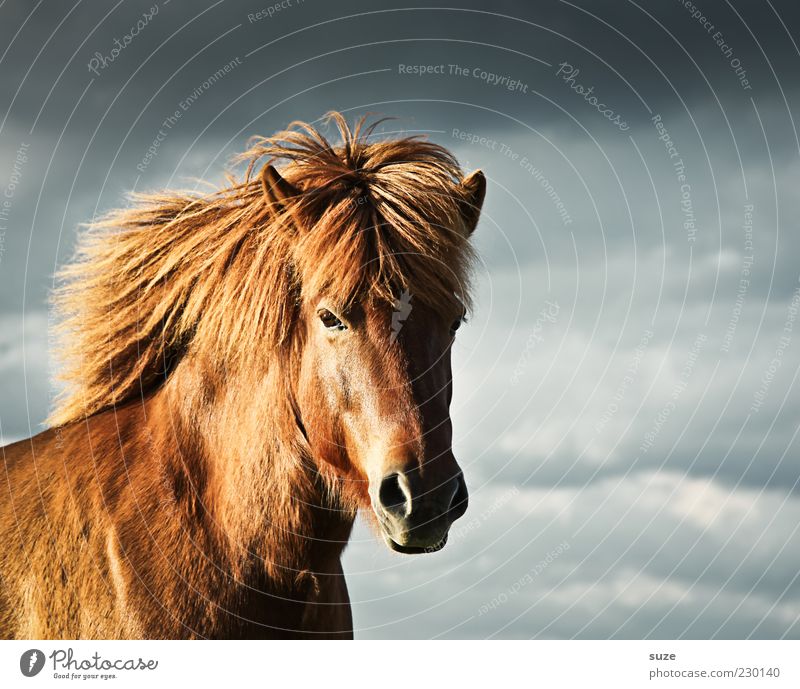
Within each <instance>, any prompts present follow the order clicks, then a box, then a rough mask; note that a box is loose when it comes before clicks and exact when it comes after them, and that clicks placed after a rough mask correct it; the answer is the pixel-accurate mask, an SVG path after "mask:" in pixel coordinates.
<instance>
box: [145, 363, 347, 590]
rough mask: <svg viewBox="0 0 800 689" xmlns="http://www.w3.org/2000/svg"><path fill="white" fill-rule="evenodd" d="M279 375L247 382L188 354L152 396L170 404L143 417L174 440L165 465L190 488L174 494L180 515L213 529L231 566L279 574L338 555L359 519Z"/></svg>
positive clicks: (280, 576) (315, 566)
mask: <svg viewBox="0 0 800 689" xmlns="http://www.w3.org/2000/svg"><path fill="white" fill-rule="evenodd" d="M283 374H284V372H283V371H278V370H273V371H270V372H267V374H266V375H265V376H263V377H262V378H261V379H260V380H252V379H251V380H247V379H246V376H244V375H243V374H242V373H241V372H237V371H236V370H229V371H227V372H226V373H225V375H224V376H220V375H219V374H218V373H217V374H212V373H210V372H209V369H208V367H207V366H205V365H203V364H202V363H201V362H199V361H196V360H194V361H193V360H187V361H184V362H181V364H179V366H178V367H177V368H176V370H175V371H174V372H173V374H172V375H171V376H170V379H169V381H168V382H167V384H166V385H165V387H164V389H163V390H162V392H161V393H159V395H158V397H159V398H160V399H159V400H158V401H157V402H156V404H159V405H163V406H165V407H166V408H165V409H162V410H159V412H160V413H155V414H151V415H149V417H150V419H152V420H153V421H154V422H156V423H160V424H162V425H161V427H160V429H159V430H160V432H161V433H162V435H163V434H164V433H166V442H162V443H161V444H162V446H163V445H167V446H169V445H170V442H169V438H170V437H172V438H173V440H172V443H171V445H172V449H171V452H170V455H171V456H170V458H169V459H168V461H167V463H166V464H167V466H168V467H169V468H168V471H169V472H170V473H171V474H172V475H173V476H174V477H175V478H176V479H177V481H176V485H177V486H184V487H187V486H188V487H189V488H188V489H186V495H183V496H179V500H178V503H179V504H180V502H181V500H180V498H182V500H183V509H184V512H185V514H186V516H187V517H188V518H190V519H192V518H194V519H196V520H200V521H202V522H203V523H204V526H205V528H206V529H208V530H209V531H210V532H212V533H213V534H214V538H215V540H216V541H217V542H218V543H220V544H221V545H222V547H223V548H224V549H225V550H227V552H228V555H229V560H230V565H231V566H232V567H233V568H234V569H236V570H241V571H245V570H252V569H253V562H256V563H262V564H263V566H264V567H266V569H267V576H269V577H270V578H272V579H275V580H282V579H287V578H291V577H296V575H297V573H298V572H302V571H308V570H311V571H314V570H318V569H327V567H328V563H329V562H330V561H331V560H334V559H335V561H336V563H338V559H339V555H340V554H341V551H342V549H343V548H344V545H345V544H346V542H347V539H348V537H349V534H350V530H351V528H352V524H353V520H354V518H355V513H354V512H353V511H352V510H351V509H343V508H342V506H341V505H340V502H339V500H338V499H337V496H336V491H335V490H334V491H331V489H330V486H329V485H327V484H326V481H325V480H324V479H323V478H322V477H321V475H320V473H319V471H318V470H317V468H316V464H315V462H314V460H313V458H312V457H311V456H310V455H309V453H308V449H307V443H306V442H305V440H304V436H303V434H302V431H301V430H300V429H299V426H298V424H297V421H296V419H295V413H294V408H293V406H292V403H291V399H290V386H289V385H286V381H285V380H284V379H283ZM164 420H166V424H167V425H166V426H164V425H163V424H164ZM191 493H196V498H199V501H200V503H201V504H197V502H196V501H195V500H196V498H193V497H192V495H191ZM256 569H258V567H256Z"/></svg>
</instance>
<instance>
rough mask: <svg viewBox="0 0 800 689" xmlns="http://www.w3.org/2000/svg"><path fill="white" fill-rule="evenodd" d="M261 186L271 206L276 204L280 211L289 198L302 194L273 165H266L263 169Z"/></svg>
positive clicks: (265, 198)
mask: <svg viewBox="0 0 800 689" xmlns="http://www.w3.org/2000/svg"><path fill="white" fill-rule="evenodd" d="M261 188H262V189H263V190H264V200H265V201H266V202H267V204H269V205H270V206H273V205H274V206H276V210H277V211H279V212H280V211H281V210H283V208H284V207H285V205H286V202H287V201H288V200H289V199H291V198H292V197H294V196H298V195H299V194H300V191H299V190H297V189H296V188H295V187H294V185H292V184H290V183H289V182H287V181H286V180H285V179H284V178H283V177H281V175H280V173H279V172H278V171H277V170H276V169H275V168H274V167H272V165H265V166H264V169H263V170H262V171H261Z"/></svg>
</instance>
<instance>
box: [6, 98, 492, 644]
mask: <svg viewBox="0 0 800 689" xmlns="http://www.w3.org/2000/svg"><path fill="white" fill-rule="evenodd" d="M330 118H332V120H333V121H334V122H335V124H336V127H337V129H338V130H339V135H340V137H341V139H342V140H341V142H339V143H336V144H335V145H334V144H331V143H330V142H329V141H328V140H327V139H326V138H325V137H324V136H323V134H322V133H321V132H320V131H319V130H318V129H316V128H314V127H312V126H311V125H308V124H304V123H300V122H298V123H293V124H292V125H290V127H289V129H288V130H287V131H284V132H281V133H279V134H277V135H276V136H274V137H269V138H264V139H257V140H256V141H255V143H254V145H253V147H252V148H251V150H249V151H248V152H247V153H246V154H243V156H242V157H241V160H247V161H248V162H249V165H248V167H247V173H246V175H245V178H244V179H243V180H242V181H241V182H237V181H235V180H234V179H232V178H231V179H229V182H228V184H227V186H226V187H224V188H222V189H220V190H218V191H215V192H212V193H207V194H200V195H198V194H192V193H182V192H179V193H164V194H146V195H141V194H140V195H136V196H135V197H134V200H135V203H134V205H133V207H132V208H129V209H127V210H121V211H116V212H114V213H112V214H110V215H109V216H107V217H105V218H104V219H102V220H101V221H99V222H97V223H94V224H93V225H92V226H90V227H89V229H88V231H87V232H86V233H85V235H84V236H83V238H82V240H81V242H80V250H79V254H78V257H77V259H76V261H75V262H74V263H73V264H72V265H69V266H68V267H67V268H66V269H65V270H64V271H63V274H62V276H61V281H62V282H61V285H60V286H59V288H58V290H57V292H56V296H55V307H56V309H57V311H58V313H59V314H60V315H61V320H60V322H61V325H60V331H59V332H60V334H61V338H62V340H61V341H62V343H63V346H62V350H63V351H62V354H63V358H64V361H65V366H64V370H65V373H64V380H65V383H66V387H65V393H64V395H63V396H62V398H61V400H60V401H59V403H58V404H57V406H56V408H55V411H54V413H53V415H52V417H51V419H50V422H51V424H52V427H51V428H50V429H49V430H47V431H45V432H43V433H40V434H39V435H37V436H35V437H33V438H31V439H29V440H25V441H22V442H18V443H15V444H13V445H10V446H8V447H5V448H3V449H2V454H3V458H4V462H5V475H4V476H3V488H2V491H3V492H2V499H0V525H2V534H3V539H2V547H1V548H2V552H0V575H1V576H2V579H1V580H0V583H1V584H2V586H0V636H4V637H16V638H24V637H38V638H274V637H284V638H287V637H288V638H298V637H313V638H326V637H351V636H352V618H351V613H350V603H349V599H348V595H347V587H346V585H345V580H344V575H343V573H342V567H341V563H340V556H341V553H342V550H343V548H344V546H345V545H346V543H347V540H348V538H349V535H350V531H351V528H352V526H353V520H354V518H355V516H356V512H357V510H358V509H360V508H364V509H365V511H366V510H367V508H369V506H370V505H371V508H372V512H373V513H374V516H375V525H376V528H377V529H378V530H379V532H380V533H381V534H382V537H383V539H384V540H385V542H386V544H387V545H388V546H389V547H390V548H391V549H392V550H395V551H398V552H401V553H424V552H430V551H434V550H438V549H439V548H441V547H443V545H444V544H445V541H446V539H447V532H448V529H449V527H450V524H451V523H452V522H453V521H454V520H455V519H458V518H459V517H460V516H461V515H462V514H463V513H464V511H465V509H466V506H467V490H466V486H465V483H464V479H463V476H462V474H461V471H460V469H459V467H458V465H457V463H456V461H455V458H454V457H453V454H452V450H451V436H452V430H451V423H450V417H449V405H450V399H451V366H450V349H451V344H452V342H453V337H454V334H455V331H456V329H457V328H458V326H459V324H460V323H461V320H462V318H463V316H464V312H465V308H466V306H467V305H468V303H469V300H468V289H467V278H468V273H469V269H470V265H471V258H472V254H471V250H470V247H469V243H468V239H469V235H470V234H471V232H472V231H473V229H474V228H475V225H476V223H477V220H478V215H479V213H480V207H481V205H482V202H483V196H484V191H485V180H484V177H483V174H482V173H481V172H480V171H477V172H474V173H473V174H471V175H469V176H468V177H466V178H465V179H462V174H461V171H460V169H459V167H458V164H457V162H456V161H455V159H454V158H453V156H452V155H451V154H450V153H448V152H447V151H446V150H445V149H444V148H442V147H440V146H437V145H435V144H433V143H430V142H428V141H426V140H424V139H422V138H420V137H406V138H386V137H384V138H379V137H377V136H376V135H375V132H374V128H375V126H376V125H377V124H378V123H377V122H376V123H374V124H373V125H371V126H366V125H365V124H364V121H363V120H362V121H360V122H359V123H358V124H357V126H356V127H355V128H354V129H353V130H351V129H350V128H349V127H348V126H347V124H346V122H345V120H344V118H343V117H342V116H341V115H339V114H337V113H331V115H330ZM329 121H330V120H329ZM262 163H263V165H262ZM273 164H277V165H279V166H281V165H282V168H281V172H280V173H279V172H278V171H277V170H276V168H275V167H274V166H273ZM259 166H260V170H261V172H260V174H259V173H257V169H258V168H259Z"/></svg>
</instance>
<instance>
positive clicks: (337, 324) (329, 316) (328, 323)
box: [317, 309, 346, 330]
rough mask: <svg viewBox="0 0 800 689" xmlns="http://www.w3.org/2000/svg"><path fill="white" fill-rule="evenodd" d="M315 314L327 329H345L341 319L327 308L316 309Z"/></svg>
mask: <svg viewBox="0 0 800 689" xmlns="http://www.w3.org/2000/svg"><path fill="white" fill-rule="evenodd" d="M317 315H318V316H319V319H320V320H321V321H322V325H324V326H325V327H326V328H328V330H345V329H346V326H345V324H344V323H342V321H341V320H340V319H339V318H338V317H337V316H335V315H334V314H333V313H331V312H330V311H328V309H320V310H319V311H317Z"/></svg>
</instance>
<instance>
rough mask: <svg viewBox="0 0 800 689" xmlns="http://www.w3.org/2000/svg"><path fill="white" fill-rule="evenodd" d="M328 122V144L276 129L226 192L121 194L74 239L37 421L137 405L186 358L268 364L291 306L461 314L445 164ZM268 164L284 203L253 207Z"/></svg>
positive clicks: (454, 214)
mask: <svg viewBox="0 0 800 689" xmlns="http://www.w3.org/2000/svg"><path fill="white" fill-rule="evenodd" d="M329 119H330V120H331V121H333V123H334V124H335V125H336V129H337V130H338V134H339V141H337V142H336V143H332V142H331V141H329V140H328V138H326V136H325V135H323V133H322V131H321V128H318V127H314V126H312V125H310V124H306V123H302V122H295V123H292V125H290V127H289V128H288V129H287V130H286V131H284V132H280V133H278V134H276V135H275V136H272V137H268V138H260V139H256V140H254V141H253V144H252V146H251V148H250V149H249V150H248V151H247V152H245V153H244V154H242V155H241V156H239V157H238V160H244V161H246V162H247V163H248V167H247V172H246V175H245V177H244V179H243V180H242V181H240V182H237V181H235V180H232V179H231V180H229V184H228V186H226V187H224V188H222V189H219V190H217V191H214V192H211V193H208V194H204V195H198V194H196V193H189V192H162V193H154V194H135V195H133V197H132V200H133V204H132V206H131V207H130V208H127V209H121V210H117V211H113V212H111V213H109V214H108V215H107V216H105V217H103V218H101V219H99V220H98V221H96V222H94V223H92V224H91V225H90V226H89V227H88V229H87V231H86V232H85V233H84V234H83V236H82V237H81V239H80V241H79V245H78V255H77V257H76V260H75V261H74V262H73V263H71V264H69V265H67V266H66V268H64V269H63V270H62V271H61V273H60V275H59V279H60V285H59V287H58V288H57V290H56V292H55V294H54V308H55V311H56V315H57V317H58V322H59V325H58V333H59V341H60V344H61V346H60V351H59V352H58V354H59V356H60V358H61V359H62V361H63V362H64V368H63V373H62V375H61V378H62V379H63V381H64V382H65V384H66V386H65V392H64V394H63V395H62V396H61V398H60V399H59V401H58V402H57V406H56V408H55V410H54V412H53V414H52V415H51V418H50V421H51V423H54V424H59V425H60V424H64V423H69V422H72V421H76V420H78V419H82V418H84V417H86V416H88V415H91V414H93V413H95V412H97V411H100V410H102V409H105V408H108V407H110V406H112V405H115V404H119V403H123V402H125V401H128V400H132V399H135V398H136V397H139V396H141V395H142V394H146V393H148V392H149V391H151V390H153V389H155V388H157V387H159V386H160V385H161V384H162V383H163V382H164V381H165V380H166V379H167V378H168V377H169V375H170V371H171V370H172V369H173V368H174V365H175V363H176V362H177V361H179V360H180V359H181V357H182V356H184V355H185V353H187V352H195V353H198V354H201V355H202V356H204V357H206V358H207V359H208V360H209V361H212V362H216V365H218V366H219V367H220V368H223V369H224V368H225V367H227V366H235V365H237V364H242V365H245V364H247V362H252V361H259V362H263V360H264V358H270V357H273V356H274V357H275V360H276V361H277V360H279V357H277V356H275V355H276V351H277V350H279V349H281V348H282V347H284V346H285V345H286V344H287V343H288V342H289V341H290V340H291V335H292V329H293V326H294V324H296V322H297V320H298V314H299V306H300V304H301V303H302V301H303V300H304V299H311V298H315V297H316V296H319V295H326V294H327V295H334V296H335V297H336V298H337V300H338V301H339V302H344V303H347V302H351V301H354V300H365V299H377V300H383V301H386V302H388V303H392V302H393V300H395V299H396V298H397V297H398V296H399V294H400V293H401V292H407V293H409V294H410V295H412V296H413V298H414V299H415V300H416V301H421V302H425V303H427V304H428V305H430V306H432V307H433V308H435V309H440V310H442V311H444V310H446V309H447V308H450V307H451V305H452V302H453V300H454V299H458V300H460V301H462V302H463V303H465V304H468V303H469V279H468V278H469V270H470V266H471V261H472V253H471V249H470V246H469V244H468V241H467V236H466V232H465V231H464V227H463V220H462V217H461V214H460V208H461V205H460V204H461V203H463V201H464V199H463V198H462V190H461V187H460V181H461V170H460V169H459V166H458V164H457V162H456V160H455V159H454V158H453V156H452V155H451V154H450V153H449V152H448V151H447V150H446V149H444V148H442V147H441V146H438V145H436V144H433V143H430V142H428V141H426V140H424V139H422V138H420V137H401V138H386V137H383V138H380V139H379V138H377V137H376V136H375V135H374V134H375V132H374V130H375V127H376V126H377V125H378V124H380V122H382V120H381V121H378V122H375V123H373V124H371V125H367V123H366V121H365V120H364V119H362V120H360V121H359V122H358V123H357V124H356V126H355V127H354V128H353V129H352V130H351V129H350V128H349V127H348V125H347V123H346V122H345V120H344V118H343V117H342V116H341V115H340V114H338V113H332V114H331V115H330V116H329ZM272 164H275V165H278V166H279V167H280V171H281V174H282V175H283V177H284V178H285V179H286V180H287V181H288V182H289V183H290V184H292V185H294V187H295V188H296V189H297V190H298V192H299V193H298V194H297V195H296V196H294V197H292V198H291V199H290V200H289V201H287V203H286V204H285V206H284V207H283V208H281V209H277V208H275V207H274V206H270V205H269V204H267V203H265V200H264V197H263V193H262V189H261V183H260V180H259V177H258V174H257V173H258V172H259V170H260V168H261V166H263V165H272ZM254 353H257V356H254Z"/></svg>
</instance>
